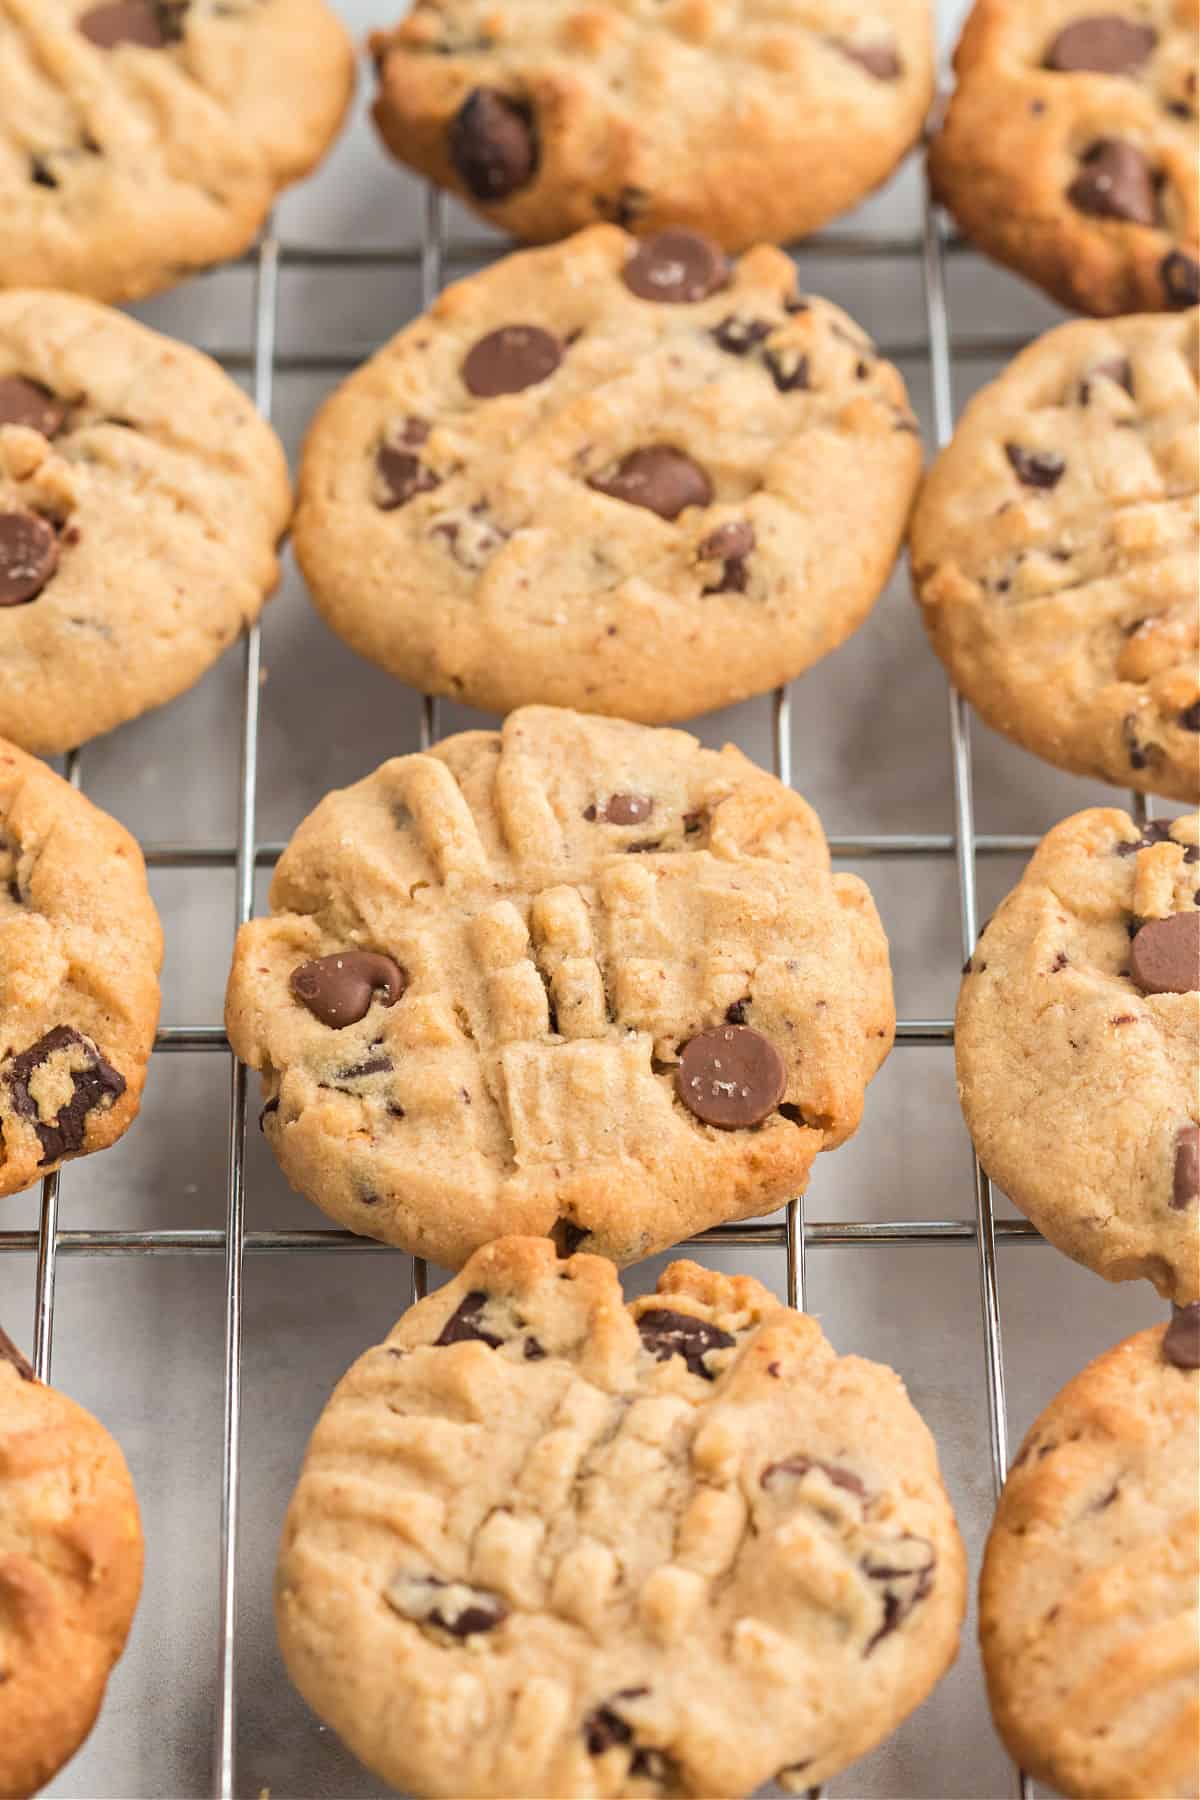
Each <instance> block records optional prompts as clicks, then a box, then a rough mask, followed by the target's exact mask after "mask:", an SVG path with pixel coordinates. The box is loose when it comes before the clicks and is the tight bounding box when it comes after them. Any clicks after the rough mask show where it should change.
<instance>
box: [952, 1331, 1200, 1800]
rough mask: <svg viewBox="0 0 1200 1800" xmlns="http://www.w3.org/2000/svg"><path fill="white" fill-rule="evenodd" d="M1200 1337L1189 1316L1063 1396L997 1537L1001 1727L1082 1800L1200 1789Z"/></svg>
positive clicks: (992, 1552)
mask: <svg viewBox="0 0 1200 1800" xmlns="http://www.w3.org/2000/svg"><path fill="white" fill-rule="evenodd" d="M1191 1310H1192V1311H1193V1312H1194V1311H1195V1309H1194V1308H1193V1309H1191ZM1195 1326H1196V1321H1195V1319H1192V1320H1190V1321H1189V1320H1188V1319H1187V1317H1186V1315H1182V1314H1181V1315H1178V1316H1177V1318H1176V1320H1175V1322H1174V1323H1173V1324H1172V1325H1170V1326H1164V1325H1159V1326H1155V1327H1154V1328H1153V1329H1152V1330H1150V1331H1143V1332H1140V1333H1139V1334H1138V1335H1137V1336H1136V1337H1131V1338H1127V1339H1126V1340H1125V1342H1124V1343H1121V1344H1118V1345H1117V1346H1116V1347H1115V1348H1114V1349H1112V1350H1109V1351H1107V1352H1106V1353H1105V1354H1104V1355H1103V1356H1100V1357H1097V1359H1096V1360H1095V1362H1092V1363H1090V1364H1089V1365H1088V1367H1087V1368H1086V1369H1084V1370H1083V1372H1082V1374H1080V1375H1077V1376H1076V1377H1075V1379H1074V1381H1072V1382H1070V1383H1069V1384H1068V1385H1067V1386H1066V1387H1065V1388H1064V1389H1063V1390H1062V1392H1061V1393H1060V1394H1059V1395H1058V1396H1057V1397H1056V1398H1055V1399H1054V1400H1052V1401H1051V1403H1050V1405H1049V1406H1048V1407H1047V1408H1046V1410H1045V1412H1043V1413H1042V1415H1041V1417H1040V1418H1039V1419H1038V1420H1037V1422H1036V1424H1035V1425H1034V1426H1033V1428H1032V1430H1031V1431H1030V1432H1029V1435H1028V1436H1027V1437H1026V1439H1025V1442H1024V1444H1023V1445H1022V1447H1021V1452H1020V1454H1019V1455H1018V1457H1017V1459H1016V1461H1015V1463H1014V1464H1013V1466H1012V1469H1011V1470H1010V1471H1009V1476H1008V1480H1007V1482H1006V1483H1005V1488H1004V1493H1003V1495H1002V1497H1001V1500H1000V1505H999V1508H998V1510H997V1513H996V1518H995V1522H994V1524H993V1526H992V1530H991V1535H990V1537H989V1539H988V1546H987V1552H986V1555H985V1558H984V1565H983V1577H982V1582H981V1585H980V1595H979V1614H980V1637H981V1641H982V1648H983V1660H984V1668H985V1671H986V1674H987V1683H988V1694H989V1698H990V1700H991V1705H992V1712H993V1714H994V1716H995V1720H996V1725H997V1728H998V1729H999V1731H1000V1734H1001V1736H1002V1737H1003V1738H1004V1741H1005V1743H1006V1744H1007V1745H1008V1748H1009V1750H1010V1751H1011V1753H1012V1756H1013V1758H1014V1760H1015V1761H1017V1762H1019V1764H1020V1766H1021V1767H1022V1768H1023V1769H1027V1770H1029V1771H1030V1773H1031V1774H1033V1775H1034V1776H1036V1777H1037V1778H1038V1779H1039V1780H1041V1781H1044V1782H1047V1783H1048V1784H1050V1785H1051V1786H1053V1787H1054V1788H1055V1789H1056V1791H1057V1792H1059V1793H1061V1794H1068V1795H1072V1796H1076V1797H1078V1800H1113V1797H1114V1796H1118V1795H1119V1796H1121V1800H1190V1796H1191V1795H1193V1794H1195V1792H1196V1770H1197V1767H1198V1766H1200V1707H1198V1705H1197V1690H1198V1687H1200V1654H1198V1650H1197V1645H1198V1642H1200V1630H1198V1628H1200V1619H1198V1618H1197V1611H1196V1592H1197V1580H1198V1578H1200V1564H1198V1561H1197V1553H1196V1548H1197V1542H1198V1539H1200V1515H1198V1513H1197V1504H1196V1495H1197V1484H1198V1479H1200V1470H1198V1467H1197V1444H1198V1443H1200V1374H1197V1368H1196V1363H1197V1343H1196V1330H1195Z"/></svg>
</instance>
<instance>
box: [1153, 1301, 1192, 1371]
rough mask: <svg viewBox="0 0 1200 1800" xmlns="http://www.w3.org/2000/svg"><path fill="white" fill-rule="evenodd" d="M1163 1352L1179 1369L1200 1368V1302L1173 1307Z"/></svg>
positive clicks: (1165, 1334) (1164, 1335)
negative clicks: (1193, 1304)
mask: <svg viewBox="0 0 1200 1800" xmlns="http://www.w3.org/2000/svg"><path fill="white" fill-rule="evenodd" d="M1162 1353H1163V1356H1164V1358H1165V1359H1166V1361H1167V1362H1169V1363H1173V1364H1174V1365H1175V1367H1176V1368H1177V1369H1200V1304H1197V1305H1195V1306H1177V1307H1175V1308H1174V1309H1173V1311H1172V1313H1171V1323H1170V1324H1169V1325H1168V1326H1167V1329H1166V1331H1165V1333H1164V1334H1163V1341H1162Z"/></svg>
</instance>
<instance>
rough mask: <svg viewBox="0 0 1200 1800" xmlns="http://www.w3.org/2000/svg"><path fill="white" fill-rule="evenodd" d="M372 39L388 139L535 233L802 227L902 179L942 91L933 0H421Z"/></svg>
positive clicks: (728, 243) (734, 243)
mask: <svg viewBox="0 0 1200 1800" xmlns="http://www.w3.org/2000/svg"><path fill="white" fill-rule="evenodd" d="M371 49H372V51H373V53H374V56H375V62H376V65H377V68H378V72H379V94H378V98H377V100H376V102H375V122H376V124H377V125H378V127H379V130H380V132H381V133H382V135H383V138H384V141H385V142H386V143H387V145H388V148H389V149H390V150H392V151H393V152H394V154H395V155H396V156H398V157H399V158H400V160H401V161H402V162H406V163H408V164H410V165H411V166H412V167H413V168H415V169H419V170H420V171H421V173H422V174H423V175H427V176H429V177H430V179H431V180H433V181H436V182H439V183H440V184H441V185H442V186H443V187H448V188H452V189H453V190H454V192H455V193H456V194H458V195H459V196H460V197H461V198H462V199H464V200H465V201H466V202H467V203H468V205H470V206H473V207H474V208H475V209H476V211H478V212H480V213H482V214H483V216H484V218H486V219H490V220H491V221H492V222H493V223H494V224H496V225H500V226H502V227H503V228H504V229H505V230H507V231H511V232H513V233H514V234H515V236H517V237H519V238H525V239H527V240H531V241H534V242H544V241H546V240H549V239H552V238H560V237H565V236H566V235H567V234H568V233H569V232H572V231H575V230H578V229H579V228H580V227H581V226H584V225H593V224H596V223H597V222H598V221H606V222H612V223H614V224H617V225H621V226H624V227H625V228H626V229H628V230H630V231H636V232H638V233H639V234H645V233H650V232H656V231H660V230H662V229H663V228H664V227H666V226H690V227H693V228H695V229H697V230H702V231H706V232H710V233H711V234H712V236H713V237H715V238H717V239H719V241H720V242H721V243H722V244H723V245H724V246H725V247H726V249H729V250H744V249H746V248H748V247H749V246H750V245H751V244H756V243H760V242H767V243H776V244H780V243H787V242H789V241H790V240H791V239H793V238H798V237H803V236H804V235H805V234H806V233H808V232H810V231H815V230H816V229H817V227H818V226H819V225H823V224H824V223H825V222H826V220H828V219H831V218H833V217H834V215H835V214H837V213H840V212H844V211H845V210H846V208H847V207H850V206H853V205H855V204H856V202H857V201H859V200H861V199H862V197H863V196H864V195H865V194H867V193H869V192H870V190H871V189H872V188H874V187H877V186H878V184H879V183H880V182H881V181H884V180H886V179H887V177H888V176H889V175H890V174H891V172H892V170H893V169H894V168H895V166H896V164H897V163H898V162H899V161H900V159H901V157H902V156H904V154H905V152H906V151H907V150H909V149H910V148H911V146H912V145H913V144H914V143H915V142H916V140H917V138H918V136H919V135H920V131H921V125H922V122H923V120H924V117H925V112H926V109H927V107H928V105H929V101H930V97H931V95H932V91H933V72H932V71H933V63H932V34H931V28H930V14H929V8H928V7H927V6H925V5H923V4H921V0H871V4H870V5H869V6H867V7H865V8H857V9H855V11H854V13H853V14H852V15H850V14H847V13H846V11H845V9H844V8H842V7H839V6H838V5H837V4H835V3H834V0H817V4H815V5H807V6H805V5H800V4H799V3H798V0H747V3H746V4H743V5H741V6H739V7H737V8H724V7H719V6H711V7H703V8H702V7H696V6H694V5H691V4H690V3H689V0H666V4H662V3H661V0H633V3H631V4H624V5H612V4H600V5H597V6H591V7H584V6H580V5H578V4H576V3H575V0H542V3H541V4H540V5H538V6H537V7H535V8H532V9H531V8H528V7H523V6H520V5H518V4H513V3H511V0H510V3H509V4H506V5H494V4H490V3H489V0H419V3H418V4H417V5H415V6H414V7H413V9H412V11H411V12H410V13H409V14H408V15H407V17H406V18H405V19H404V20H403V21H402V22H401V23H400V24H399V25H398V26H397V27H396V28H395V29H394V30H393V31H380V32H377V33H376V34H375V36H374V37H373V38H372V39H371ZM801 170H802V171H803V177H802V178H798V171H801Z"/></svg>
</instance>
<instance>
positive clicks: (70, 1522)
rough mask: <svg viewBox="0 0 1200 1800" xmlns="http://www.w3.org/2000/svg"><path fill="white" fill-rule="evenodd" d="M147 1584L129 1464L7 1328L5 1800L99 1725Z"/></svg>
mask: <svg viewBox="0 0 1200 1800" xmlns="http://www.w3.org/2000/svg"><path fill="white" fill-rule="evenodd" d="M141 1585H142V1532H141V1524H140V1521H139V1518H138V1506H137V1499H136V1496H135V1494H134V1491H133V1483H132V1482H131V1481H130V1478H129V1470H128V1469H127V1468H126V1466H125V1459H124V1457H123V1456H122V1455H121V1452H120V1450H119V1448H118V1447H117V1445H116V1444H115V1443H114V1441H113V1439H112V1438H111V1437H110V1436H109V1434H108V1432H107V1431H105V1429H104V1427H103V1426H102V1425H101V1424H99V1422H98V1421H97V1420H96V1419H94V1418H93V1417H92V1415H91V1414H90V1413H88V1412H85V1411H84V1409H83V1407H81V1406H77V1405H76V1404H75V1402H74V1401H73V1400H69V1399H68V1398H67V1397H66V1395H65V1394H60V1393H58V1392H56V1391H55V1389H54V1388H49V1387H45V1386H43V1384H42V1383H41V1382H40V1381H37V1380H35V1379H34V1374H33V1370H32V1369H31V1368H30V1366H29V1364H28V1362H27V1361H26V1360H25V1358H24V1357H23V1356H22V1355H21V1353H20V1351H19V1350H18V1349H17V1348H16V1346H15V1345H14V1344H13V1343H12V1341H11V1340H10V1339H9V1338H7V1337H6V1336H5V1334H4V1332H3V1331H0V1796H2V1797H3V1800H24V1797H25V1796H26V1795H29V1794H34V1793H36V1792H37V1791H38V1789H39V1788H41V1787H43V1786H44V1785H45V1783H46V1782H48V1781H49V1780H50V1778H51V1776H52V1775H53V1774H54V1773H55V1771H56V1770H58V1769H60V1768H61V1767H62V1765H63V1763H65V1762H66V1761H67V1759H68V1757H71V1756H73V1755H74V1754H75V1751H76V1750H77V1749H78V1748H79V1746H80V1744H81V1743H82V1742H83V1740H84V1738H85V1737H86V1736H87V1734H88V1732H89V1731H90V1730H91V1729H92V1725H93V1724H94V1722H95V1719H96V1714H97V1713H98V1712H99V1710H100V1703H101V1701H102V1700H103V1698H104V1687H105V1683H106V1682H107V1680H108V1677H109V1674H110V1672H111V1670H112V1666H113V1664H114V1663H115V1662H116V1660H117V1658H118V1657H119V1656H120V1654H121V1651H122V1649H123V1648H124V1645H125V1638H126V1635H127V1633H128V1631H129V1626H130V1623H131V1622H132V1619H133V1614H134V1609H135V1607H136V1606H137V1601H138V1594H139V1592H140V1590H141Z"/></svg>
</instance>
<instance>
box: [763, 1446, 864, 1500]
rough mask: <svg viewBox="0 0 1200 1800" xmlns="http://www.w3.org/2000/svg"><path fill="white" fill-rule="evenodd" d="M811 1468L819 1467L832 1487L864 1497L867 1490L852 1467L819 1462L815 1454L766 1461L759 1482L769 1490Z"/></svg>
mask: <svg viewBox="0 0 1200 1800" xmlns="http://www.w3.org/2000/svg"><path fill="white" fill-rule="evenodd" d="M811 1469H820V1471H821V1473H822V1474H823V1475H825V1476H827V1477H828V1479H829V1480H830V1481H831V1482H832V1483H833V1485H834V1487H838V1488H844V1489H845V1491H846V1493H848V1494H857V1495H858V1497H859V1499H860V1500H862V1499H865V1498H866V1493H867V1490H866V1488H865V1487H864V1486H863V1484H862V1482H861V1480H860V1479H859V1477H858V1476H857V1475H856V1474H855V1473H854V1471H853V1469H844V1468H842V1467H841V1465H840V1464H839V1463H828V1462H821V1461H820V1459H819V1458H818V1457H815V1456H789V1457H788V1459H787V1461H786V1462H774V1463H768V1464H767V1467H766V1468H765V1469H764V1470H763V1472H762V1475H761V1476H760V1477H759V1481H760V1484H761V1485H762V1486H763V1487H764V1488H766V1489H767V1490H768V1491H770V1490H771V1489H772V1488H777V1487H779V1486H781V1485H782V1482H783V1480H784V1479H785V1478H787V1477H793V1478H795V1479H796V1480H799V1479H800V1478H801V1477H802V1476H804V1475H807V1474H808V1473H809V1471H810V1470H811Z"/></svg>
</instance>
